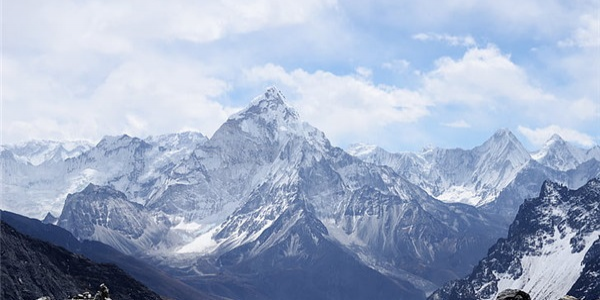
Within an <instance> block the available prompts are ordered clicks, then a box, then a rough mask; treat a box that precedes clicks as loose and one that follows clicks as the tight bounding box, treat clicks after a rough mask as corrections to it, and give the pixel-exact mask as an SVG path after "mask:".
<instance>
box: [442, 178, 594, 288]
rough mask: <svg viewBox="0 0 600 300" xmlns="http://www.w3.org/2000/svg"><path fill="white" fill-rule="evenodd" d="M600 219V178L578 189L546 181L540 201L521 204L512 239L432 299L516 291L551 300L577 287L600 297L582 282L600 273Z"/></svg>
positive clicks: (533, 200) (503, 241)
mask: <svg viewBox="0 0 600 300" xmlns="http://www.w3.org/2000/svg"><path fill="white" fill-rule="evenodd" d="M599 215H600V179H593V180H591V181H589V182H588V183H587V184H586V185H584V186H583V187H581V188H579V189H577V190H569V189H567V188H566V187H564V186H562V185H559V184H557V183H553V182H545V183H544V185H543V187H542V190H541V192H540V195H539V197H537V198H533V199H530V200H527V201H526V202H525V203H524V204H523V205H522V206H521V208H520V210H519V213H518V214H517V217H516V218H515V221H514V222H513V224H512V225H511V227H510V230H509V233H508V237H507V238H505V239H500V240H499V241H498V242H497V243H496V244H495V245H494V246H493V247H492V248H491V249H490V250H489V253H488V256H487V257H486V258H484V259H483V260H482V261H481V262H480V263H479V265H478V266H477V267H476V268H475V269H474V270H473V272H472V273H471V275H469V276H468V277H466V278H464V279H461V280H458V281H454V282H451V283H449V284H447V285H446V286H445V287H444V288H442V289H440V290H438V291H437V292H436V293H435V294H433V295H432V296H431V297H430V299H434V300H437V299H495V297H496V294H497V293H498V292H500V291H502V290H504V289H507V288H516V289H521V290H524V291H526V292H527V293H529V294H530V295H531V297H532V299H541V300H549V299H558V298H560V297H561V296H563V295H565V294H567V293H569V292H570V290H571V289H572V287H573V288H575V290H577V291H579V294H578V295H577V296H579V297H582V298H584V299H597V298H598V297H600V294H598V293H597V290H595V289H594V286H593V285H592V286H590V289H586V288H583V289H581V288H578V286H579V287H581V284H579V285H578V284H577V282H581V281H583V282H590V280H591V281H593V278H590V277H595V276H596V277H597V275H593V274H598V272H600V270H599V269H597V267H598V265H597V263H596V262H597V255H598V252H597V244H598V243H599V242H600V219H599V218H598V216H599ZM594 245H596V246H594ZM592 247H594V250H593V252H590V251H592ZM588 254H589V255H588ZM590 255H591V257H590ZM579 278H582V279H579Z"/></svg>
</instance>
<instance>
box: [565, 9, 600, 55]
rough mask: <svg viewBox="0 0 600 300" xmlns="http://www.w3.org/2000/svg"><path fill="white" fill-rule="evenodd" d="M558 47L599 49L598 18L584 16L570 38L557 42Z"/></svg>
mask: <svg viewBox="0 0 600 300" xmlns="http://www.w3.org/2000/svg"><path fill="white" fill-rule="evenodd" d="M558 45H559V46H560V47H580V48H588V47H589V48H591V47H600V16H599V15H598V14H596V15H590V14H584V15H582V16H581V17H580V18H579V26H578V27H577V28H576V29H575V30H574V31H573V32H572V34H571V37H569V38H567V39H564V40H561V41H559V42H558Z"/></svg>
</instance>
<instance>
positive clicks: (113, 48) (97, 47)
mask: <svg viewBox="0 0 600 300" xmlns="http://www.w3.org/2000/svg"><path fill="white" fill-rule="evenodd" d="M335 6H336V1H335V0H308V1H298V2H281V1H276V0H250V1H235V0H221V1H192V0H183V1H177V2H173V3H168V4H167V5H166V4H165V3H164V2H162V1H142V0H134V1H126V2H124V1H117V0H108V1H65V0H63V1H53V2H52V3H49V2H37V1H28V0H24V1H14V2H10V3H6V4H5V6H4V9H5V14H4V16H5V17H6V18H5V20H4V22H6V23H5V28H6V29H7V32H6V36H5V37H6V38H9V39H13V38H16V37H20V38H21V41H20V42H19V43H20V44H21V45H22V46H27V47H35V46H39V47H45V48H46V47H51V48H53V49H54V50H59V51H68V50H69V49H71V48H76V49H80V48H87V49H88V50H90V51H103V52H109V53H115V52H126V51H131V50H132V49H133V48H134V47H137V46H140V45H138V43H142V42H145V41H147V42H152V41H156V40H162V41H169V40H187V41H191V42H209V41H214V40H216V39H220V38H223V37H224V36H226V35H229V34H235V33H245V32H252V31H256V30H260V29H263V28H268V27H277V26H282V25H287V24H296V23H302V22H305V21H306V20H308V19H310V18H312V17H313V16H314V15H318V14H319V12H320V11H321V10H324V9H328V8H333V7H335ZM146 46H147V45H146ZM46 49H48V48H46Z"/></svg>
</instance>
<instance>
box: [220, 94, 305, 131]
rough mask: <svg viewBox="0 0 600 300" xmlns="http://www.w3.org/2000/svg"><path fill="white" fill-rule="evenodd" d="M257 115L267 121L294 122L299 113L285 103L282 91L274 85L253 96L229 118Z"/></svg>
mask: <svg viewBox="0 0 600 300" xmlns="http://www.w3.org/2000/svg"><path fill="white" fill-rule="evenodd" d="M253 117H259V118H262V119H265V120H268V121H275V120H276V121H277V122H278V123H279V122H284V123H290V122H292V123H296V122H298V121H299V115H298V112H296V110H295V109H294V108H293V107H292V106H291V105H289V104H288V103H287V100H286V98H285V96H284V95H283V93H282V92H281V91H280V90H279V89H277V88H276V87H269V88H267V90H266V91H265V92H264V93H263V94H262V95H259V96H258V97H255V98H254V99H253V100H252V101H251V102H250V105H248V107H246V108H245V109H243V110H242V111H240V112H239V113H236V114H234V115H232V116H231V117H230V118H229V120H240V119H247V118H253Z"/></svg>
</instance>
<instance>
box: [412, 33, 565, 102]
mask: <svg viewBox="0 0 600 300" xmlns="http://www.w3.org/2000/svg"><path fill="white" fill-rule="evenodd" d="M423 91H424V92H425V93H427V94H429V95H430V96H431V98H432V99H434V100H435V101H436V102H438V103H462V104H465V105H473V106H477V105H493V104H494V102H496V101H499V100H502V101H511V102H513V103H522V104H525V103H529V104H532V103H534V104H542V103H544V102H545V103H546V104H547V103H548V102H552V101H554V100H555V98H554V96H552V95H550V94H548V93H545V92H544V91H543V90H542V89H540V88H538V87H535V86H533V85H532V84H531V83H530V82H529V78H528V77H527V74H526V72H525V71H524V70H523V69H521V68H520V67H519V66H517V65H515V64H514V63H513V62H512V61H511V59H510V56H508V55H504V54H502V53H501V52H500V50H499V49H498V48H497V47H496V46H493V45H488V46H487V47H485V48H473V49H469V50H467V51H466V52H465V54H464V55H463V57H462V58H460V59H452V58H449V57H443V58H440V59H438V60H437V62H436V69H434V70H433V71H431V72H429V73H427V74H426V75H425V76H424V78H423Z"/></svg>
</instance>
